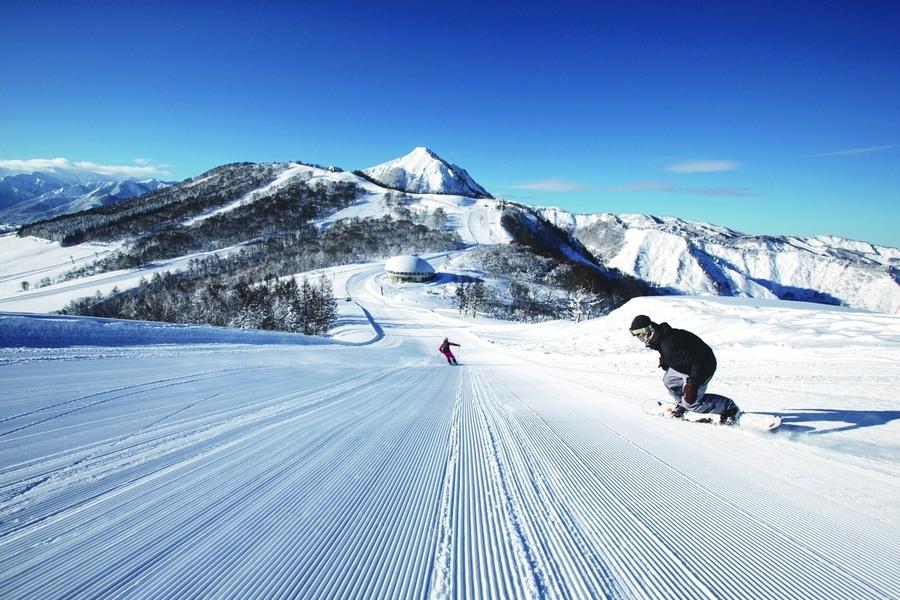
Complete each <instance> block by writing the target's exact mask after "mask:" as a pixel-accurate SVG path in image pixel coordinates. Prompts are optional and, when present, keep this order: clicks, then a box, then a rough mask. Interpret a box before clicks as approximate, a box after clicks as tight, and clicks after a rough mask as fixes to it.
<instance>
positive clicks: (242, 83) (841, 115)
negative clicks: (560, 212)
mask: <svg viewBox="0 0 900 600" xmlns="http://www.w3.org/2000/svg"><path fill="white" fill-rule="evenodd" d="M145 4H150V3H137V2H125V3H111V2H110V3H101V2H73V3H63V2H49V3H34V2H22V1H20V0H5V2H4V9H3V18H2V20H0V56H3V57H4V60H3V63H4V67H3V69H2V79H0V81H2V83H0V161H14V160H35V159H51V158H65V159H67V160H69V161H72V162H89V163H93V164H96V165H104V166H128V167H131V168H142V169H144V170H145V171H147V172H158V173H161V174H163V176H164V177H167V178H171V179H184V178H187V177H191V176H194V175H197V174H199V173H201V172H203V171H205V170H207V169H209V168H212V167H215V166H218V165H220V164H223V163H227V162H234V161H254V162H263V161H286V160H303V161H306V162H315V163H321V164H336V165H339V166H342V167H344V168H348V169H358V168H366V167H369V166H372V165H375V164H378V163H381V162H384V161H387V160H390V159H393V158H396V157H398V156H400V155H403V154H406V153H407V152H409V151H410V150H412V148H414V147H415V146H428V147H429V148H431V149H432V150H434V151H435V152H437V153H438V154H440V155H441V156H442V157H443V158H445V159H446V160H448V161H450V162H453V163H456V164H458V165H460V166H462V167H464V168H465V169H467V170H468V171H469V173H470V174H471V175H472V176H473V177H474V178H475V180H476V181H478V182H479V183H480V184H482V185H483V186H484V187H485V188H487V189H488V190H489V191H490V192H492V193H493V194H495V195H498V196H503V197H507V198H511V199H517V200H520V201H523V202H526V203H530V204H536V205H553V206H560V207H562V208H564V209H567V210H571V211H574V212H584V213H592V212H614V213H623V212H645V213H651V214H656V215H672V216H678V217H684V218H689V219H696V220H702V221H709V222H712V223H716V224H720V225H726V226H729V227H733V228H735V229H738V230H740V231H743V232H746V233H750V234H796V235H818V234H834V235H840V236H844V237H849V238H853V239H863V240H867V241H871V242H875V243H879V244H886V245H891V246H900V226H898V224H900V41H898V40H900V35H898V33H897V32H898V31H900V3H898V2H890V1H884V2H877V1H856V2H824V1H819V2H810V3H804V2H773V3H767V2H746V3H744V2H707V3H690V2H644V1H636V2H557V3H545V2H541V3H535V4H533V5H532V4H529V3H528V2H524V1H523V2H516V3H503V2H499V3H492V4H491V5H490V6H483V5H482V4H488V3H482V2H471V3H470V2H466V1H461V2H452V3H428V2H416V3H405V2H391V3H353V2H349V3H348V2H344V3H334V2H331V3H324V2H323V3H303V6H298V4H300V3H275V2H257V3H253V4H252V5H251V3H247V4H246V6H239V5H229V6H228V7H226V8H221V7H218V6H217V4H218V3H208V4H207V3H196V2H195V3H189V2H188V3H183V2H178V3H176V2H166V1H163V2H157V3H153V7H152V8H151V7H149V6H144V5H145ZM222 4H225V3H222ZM0 164H2V163H0Z"/></svg>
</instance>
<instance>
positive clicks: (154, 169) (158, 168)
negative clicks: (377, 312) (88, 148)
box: [0, 158, 169, 177]
mask: <svg viewBox="0 0 900 600" xmlns="http://www.w3.org/2000/svg"><path fill="white" fill-rule="evenodd" d="M134 162H135V164H133V165H98V164H97V163H93V162H90V161H85V160H82V161H76V162H73V161H71V160H69V159H67V158H31V159H26V160H18V159H13V160H2V159H0V169H4V170H6V171H10V172H12V173H32V172H34V171H49V170H55V169H59V170H68V171H90V172H91V173H99V174H101V175H109V176H115V177H156V176H165V175H169V172H168V171H166V170H165V168H166V165H153V164H150V163H152V162H153V161H151V160H149V159H135V160H134Z"/></svg>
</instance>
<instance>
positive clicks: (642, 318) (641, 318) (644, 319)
mask: <svg viewBox="0 0 900 600" xmlns="http://www.w3.org/2000/svg"><path fill="white" fill-rule="evenodd" d="M650 323H652V321H651V320H650V317H648V316H647V315H638V316H636V317H635V318H634V320H633V321H632V322H631V327H629V329H631V331H634V330H635V329H643V328H644V327H649V326H650Z"/></svg>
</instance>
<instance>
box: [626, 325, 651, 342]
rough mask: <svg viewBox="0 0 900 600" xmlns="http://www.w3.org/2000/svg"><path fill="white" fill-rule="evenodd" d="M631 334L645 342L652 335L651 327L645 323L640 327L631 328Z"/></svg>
mask: <svg viewBox="0 0 900 600" xmlns="http://www.w3.org/2000/svg"><path fill="white" fill-rule="evenodd" d="M631 335H633V336H634V337H636V338H638V339H639V340H641V341H642V342H644V343H646V342H647V341H648V340H649V339H650V338H651V337H652V336H653V327H651V326H650V325H647V326H646V327H641V328H640V329H632V330H631Z"/></svg>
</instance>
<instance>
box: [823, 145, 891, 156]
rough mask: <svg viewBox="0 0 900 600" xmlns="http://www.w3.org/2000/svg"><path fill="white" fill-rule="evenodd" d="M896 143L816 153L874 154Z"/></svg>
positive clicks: (843, 154)
mask: <svg viewBox="0 0 900 600" xmlns="http://www.w3.org/2000/svg"><path fill="white" fill-rule="evenodd" d="M896 147H897V145H896V144H888V145H887V146H867V147H865V148H846V149H844V150H836V151H834V152H825V153H823V154H816V156H856V155H857V154H872V153H875V152H884V151H885V150H890V149H891V148H896Z"/></svg>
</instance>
